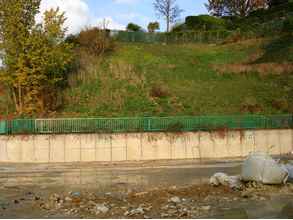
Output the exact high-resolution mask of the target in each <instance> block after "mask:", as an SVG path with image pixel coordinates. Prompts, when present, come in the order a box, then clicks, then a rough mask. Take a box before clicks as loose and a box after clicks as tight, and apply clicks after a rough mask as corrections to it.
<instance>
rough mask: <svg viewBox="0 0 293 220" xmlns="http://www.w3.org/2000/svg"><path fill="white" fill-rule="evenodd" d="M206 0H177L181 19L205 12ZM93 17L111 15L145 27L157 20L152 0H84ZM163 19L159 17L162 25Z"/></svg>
mask: <svg viewBox="0 0 293 220" xmlns="http://www.w3.org/2000/svg"><path fill="white" fill-rule="evenodd" d="M206 2H207V0H177V3H178V5H179V6H180V8H182V9H183V10H184V13H182V16H181V17H182V19H184V18H185V17H186V16H188V15H198V14H206V13H207V10H206V8H205V6H204V3H206ZM86 3H87V4H88V5H89V8H90V11H91V13H92V15H93V16H94V17H98V18H101V17H111V18H112V19H113V21H114V22H116V23H118V24H120V25H124V26H125V25H126V24H127V23H129V22H135V23H137V24H139V25H141V26H143V27H146V26H147V24H148V23H149V22H150V21H155V20H159V19H158V18H157V17H156V14H155V12H154V9H153V0H106V1H105V0H86ZM163 22H164V21H163V20H162V19H160V23H162V28H165V25H163Z"/></svg>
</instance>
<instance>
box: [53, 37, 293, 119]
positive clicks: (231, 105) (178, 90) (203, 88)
mask: <svg viewBox="0 0 293 220" xmlns="http://www.w3.org/2000/svg"><path fill="white" fill-rule="evenodd" d="M292 61H293V42H292V38H291V36H290V37H285V39H283V38H277V39H258V40H256V39H255V40H249V41H243V42H238V43H230V44H221V45H207V44H184V45H161V44H138V43H137V44H134V43H131V44H125V43H116V48H115V50H114V51H113V52H111V53H107V55H106V56H104V57H103V58H101V57H95V56H93V55H89V54H87V53H85V54H84V55H83V56H82V61H81V67H80V68H79V69H78V70H77V71H76V72H75V73H73V74H71V75H70V77H69V85H70V86H69V88H67V89H66V90H65V91H64V93H63V95H62V96H63V99H64V100H63V103H64V104H63V106H62V109H60V110H59V112H58V115H63V116H64V115H65V116H105V117H112V116H146V115H152V116H155V115H156V116H164V115H207V114H242V113H265V114H273V113H289V112H293V91H292V85H293V77H292V72H293V66H292Z"/></svg>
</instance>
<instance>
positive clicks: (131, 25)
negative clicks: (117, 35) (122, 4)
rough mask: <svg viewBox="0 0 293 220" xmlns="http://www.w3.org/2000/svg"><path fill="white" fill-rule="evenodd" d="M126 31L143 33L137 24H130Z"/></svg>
mask: <svg viewBox="0 0 293 220" xmlns="http://www.w3.org/2000/svg"><path fill="white" fill-rule="evenodd" d="M126 30H127V31H134V32H137V31H141V30H142V28H141V27H140V26H139V25H137V24H134V23H129V24H128V25H127V27H126Z"/></svg>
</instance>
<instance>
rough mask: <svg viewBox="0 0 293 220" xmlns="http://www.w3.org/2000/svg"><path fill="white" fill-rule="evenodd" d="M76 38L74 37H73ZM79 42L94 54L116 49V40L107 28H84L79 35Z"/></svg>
mask: <svg viewBox="0 0 293 220" xmlns="http://www.w3.org/2000/svg"><path fill="white" fill-rule="evenodd" d="M73 40H74V38H73ZM77 43H78V45H79V46H80V47H82V48H85V49H86V50H87V51H88V52H89V53H91V54H93V55H101V54H103V53H104V52H107V51H112V50H113V49H114V46H115V45H114V41H113V40H112V39H111V38H110V36H109V32H108V31H107V30H101V29H99V28H91V29H86V30H83V31H81V32H80V33H79V35H78V36H77Z"/></svg>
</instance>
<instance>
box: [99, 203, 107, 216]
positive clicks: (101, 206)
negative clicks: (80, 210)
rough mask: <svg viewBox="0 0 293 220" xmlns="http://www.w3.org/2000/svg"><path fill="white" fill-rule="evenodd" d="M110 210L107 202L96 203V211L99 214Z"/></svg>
mask: <svg viewBox="0 0 293 220" xmlns="http://www.w3.org/2000/svg"><path fill="white" fill-rule="evenodd" d="M108 211H109V208H108V207H107V206H105V204H96V213H97V214H100V213H102V214H106V213H107V212H108Z"/></svg>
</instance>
